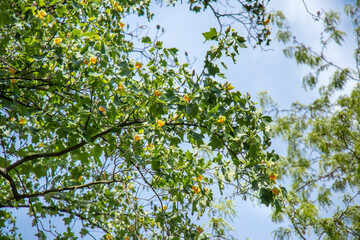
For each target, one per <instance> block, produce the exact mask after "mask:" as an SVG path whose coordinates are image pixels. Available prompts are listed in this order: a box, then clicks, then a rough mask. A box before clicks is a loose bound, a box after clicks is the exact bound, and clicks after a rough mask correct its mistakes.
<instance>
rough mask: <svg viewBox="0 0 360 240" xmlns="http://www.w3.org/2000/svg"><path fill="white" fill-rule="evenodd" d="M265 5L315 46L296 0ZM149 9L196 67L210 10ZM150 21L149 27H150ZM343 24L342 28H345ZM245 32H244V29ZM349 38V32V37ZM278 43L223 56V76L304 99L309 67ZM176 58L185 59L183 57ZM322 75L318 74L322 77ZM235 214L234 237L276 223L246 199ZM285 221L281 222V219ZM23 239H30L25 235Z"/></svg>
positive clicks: (314, 1)
mask: <svg viewBox="0 0 360 240" xmlns="http://www.w3.org/2000/svg"><path fill="white" fill-rule="evenodd" d="M307 2H308V3H307V6H308V8H309V10H310V11H311V12H314V13H316V12H317V11H321V12H322V11H323V10H327V9H333V10H335V11H341V10H342V6H343V3H344V2H345V1H340V0H327V1H324V0H311V1H310V0H307ZM268 9H269V10H282V11H283V12H284V13H285V15H286V17H287V18H288V20H289V21H290V25H291V26H292V31H293V32H294V33H295V35H297V36H298V40H300V41H302V42H305V43H307V44H309V45H311V46H313V47H314V49H316V48H318V47H319V44H318V42H319V36H320V35H319V31H320V30H321V24H320V23H318V22H315V21H314V20H313V19H312V18H311V16H309V14H308V13H307V12H306V10H305V8H304V5H303V2H302V0H271V1H270V3H269V5H268ZM152 10H153V12H154V13H155V17H154V20H153V21H152V23H151V25H152V26H153V29H154V26H156V25H157V24H159V25H161V27H164V29H165V33H164V35H163V36H162V38H161V40H162V41H163V42H164V45H165V46H166V47H176V48H178V49H180V51H179V52H180V53H182V54H183V53H184V52H185V51H187V52H188V54H189V58H190V60H195V59H196V61H195V63H194V68H195V69H200V68H201V67H202V61H203V58H204V56H205V53H206V51H207V50H208V49H209V47H210V46H211V42H208V43H204V37H203V35H202V33H203V32H207V31H209V29H210V28H211V27H217V26H218V25H217V22H216V19H215V18H214V16H213V15H212V14H211V13H210V12H207V13H199V14H195V13H191V12H189V11H188V5H186V4H184V5H179V4H178V5H177V6H176V7H162V8H159V6H158V5H153V6H152ZM129 19H130V21H133V23H131V24H135V22H137V23H138V24H139V25H142V24H145V22H144V21H142V20H140V21H139V19H137V18H129ZM151 25H149V26H150V29H151ZM349 26H350V25H349V23H345V25H344V27H345V28H348V27H349ZM244 35H245V34H244ZM349 37H350V38H351V35H350V36H349ZM282 49H283V46H282V45H281V44H278V43H276V42H272V45H271V48H270V49H268V51H264V50H261V49H259V48H256V49H253V48H252V47H249V48H247V49H241V50H240V56H238V57H237V64H236V65H234V64H232V63H231V62H230V61H228V70H226V71H225V70H224V73H225V75H226V76H227V79H226V81H229V82H231V83H232V85H233V86H234V87H235V90H238V91H240V92H242V93H243V94H245V93H247V92H249V93H250V94H251V96H252V97H253V98H254V100H255V101H256V96H257V93H258V92H259V91H268V92H269V94H270V96H271V97H272V98H273V99H274V100H275V101H276V102H277V103H278V104H279V106H280V107H283V108H287V107H289V106H290V104H291V103H292V102H294V101H301V102H304V103H306V102H309V101H311V99H314V98H315V97H316V96H317V92H316V91H309V92H306V91H305V90H304V89H303V88H302V77H303V76H304V75H305V74H306V73H308V72H309V69H308V68H307V67H304V66H298V65H297V64H296V62H295V61H294V60H293V59H287V58H285V57H284V55H283V53H282ZM351 49H353V43H352V42H351V39H350V42H349V44H347V45H345V46H344V47H342V48H341V49H340V48H336V47H335V46H333V45H330V46H329V50H330V51H329V52H330V57H331V59H333V60H335V61H336V62H338V63H341V64H340V65H342V66H351V64H352V63H351V62H350V61H349V59H351V56H352V55H351V54H352V53H351ZM182 60H185V58H184V57H183V58H182ZM327 77H328V75H326V74H324V76H322V79H324V80H323V81H325V80H326V79H327ZM273 148H274V149H275V150H276V151H277V152H278V153H280V154H284V153H285V148H284V144H282V143H281V142H280V141H275V142H274V145H273ZM236 211H237V215H238V216H237V218H236V219H235V220H234V222H232V223H231V225H232V226H233V227H234V228H235V230H236V234H235V236H236V237H237V239H241V240H243V239H251V240H270V239H272V238H273V237H272V235H271V232H272V231H273V230H275V229H276V228H278V227H279V225H276V224H275V223H272V222H271V217H270V214H271V210H270V208H266V207H263V206H259V205H258V204H257V203H254V202H250V201H241V200H240V199H238V200H237V201H236ZM22 214H25V211H19V215H22ZM21 225H22V226H23V232H24V234H25V233H26V235H24V236H29V226H30V225H31V220H29V219H27V220H26V219H23V220H22V223H21ZM285 226H286V223H285ZM25 239H30V238H27V237H25Z"/></svg>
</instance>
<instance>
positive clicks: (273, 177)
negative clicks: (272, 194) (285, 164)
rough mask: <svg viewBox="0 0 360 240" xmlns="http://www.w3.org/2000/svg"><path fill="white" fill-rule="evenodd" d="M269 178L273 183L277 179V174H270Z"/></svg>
mask: <svg viewBox="0 0 360 240" xmlns="http://www.w3.org/2000/svg"><path fill="white" fill-rule="evenodd" d="M269 178H270V180H273V181H275V180H276V178H277V174H276V173H271V174H270V175H269Z"/></svg>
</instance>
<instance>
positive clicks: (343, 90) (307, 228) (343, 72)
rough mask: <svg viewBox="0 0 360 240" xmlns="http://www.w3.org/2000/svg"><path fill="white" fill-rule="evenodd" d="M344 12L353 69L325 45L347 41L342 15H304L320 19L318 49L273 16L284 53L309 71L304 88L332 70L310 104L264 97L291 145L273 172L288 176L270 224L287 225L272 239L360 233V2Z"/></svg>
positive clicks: (344, 236) (355, 236) (313, 85)
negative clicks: (282, 106)
mask: <svg viewBox="0 0 360 240" xmlns="http://www.w3.org/2000/svg"><path fill="white" fill-rule="evenodd" d="M305 7H306V5H305ZM306 9H307V7H306ZM345 13H346V14H347V15H348V17H349V18H350V19H351V21H352V24H353V25H352V27H353V30H354V33H349V32H348V35H349V36H351V37H353V38H352V39H353V40H354V42H355V49H354V66H355V68H354V69H351V68H349V67H340V66H341V63H335V62H332V61H331V60H329V58H328V51H327V50H329V51H330V50H331V49H332V47H334V45H338V46H341V45H342V44H343V42H344V39H345V35H346V34H345V32H344V31H341V30H340V28H339V25H340V20H341V19H340V16H341V15H340V13H337V12H334V11H328V12H320V11H319V12H317V13H316V14H312V13H310V12H309V14H311V16H312V17H313V19H314V21H315V22H321V23H323V32H322V33H321V37H320V44H321V47H320V50H319V51H318V52H317V51H316V50H314V49H315V48H311V46H307V45H306V44H304V43H301V42H300V41H299V40H298V39H299V37H297V38H295V36H293V35H292V33H291V32H290V25H289V24H288V23H287V21H286V19H285V15H284V14H283V13H281V12H278V13H274V14H273V15H272V21H273V23H275V24H276V25H277V26H278V27H279V28H280V30H279V32H278V35H277V36H278V39H279V40H280V41H282V42H284V43H292V46H289V47H287V48H286V49H285V50H284V53H285V55H286V56H287V57H291V58H294V59H295V60H296V61H297V63H298V64H304V65H307V66H309V67H310V69H311V70H313V71H312V72H311V73H309V74H308V75H306V76H305V77H304V81H303V82H304V87H305V89H314V88H316V87H318V85H319V84H318V82H319V78H320V77H321V73H323V72H328V71H331V72H332V76H331V77H330V79H329V82H328V83H326V84H325V85H323V86H320V87H318V90H319V97H318V98H317V99H316V100H314V101H313V102H311V103H310V104H301V103H299V102H295V103H293V104H292V106H291V109H287V110H286V111H281V110H279V108H278V106H276V105H275V104H274V103H273V102H271V100H270V99H269V98H268V97H266V96H264V97H265V98H264V99H263V100H262V102H263V103H264V105H267V107H268V108H267V109H268V111H275V113H276V115H278V118H277V120H276V123H275V132H276V134H277V135H278V136H282V137H283V139H284V140H285V141H286V143H287V144H288V151H287V156H286V157H282V158H281V160H280V161H279V162H278V163H277V164H276V165H277V171H278V172H279V174H280V175H281V176H283V180H284V181H287V180H288V179H289V178H290V179H291V180H292V182H291V190H289V192H288V197H287V199H286V201H285V202H284V206H285V211H284V212H282V213H281V214H277V215H276V214H274V220H275V221H281V220H283V219H284V218H285V217H287V219H288V220H289V221H290V222H291V225H292V227H291V228H280V229H279V230H278V231H276V232H275V238H277V239H289V238H290V236H291V235H292V234H293V233H295V235H296V236H297V237H299V239H307V238H308V236H310V237H311V238H314V237H315V236H316V238H318V239H359V238H360V218H359V216H360V205H359V199H360V182H359V179H360V152H359V150H360V148H359V146H360V141H359V139H360V138H359V136H360V125H359V119H360V85H359V82H360V71H359V70H360V61H359V59H360V58H359V56H360V54H359V53H360V52H359V47H360V31H359V30H360V26H359V24H360V22H359V19H360V2H359V1H356V3H353V4H351V5H346V6H345ZM350 58H351V57H349V59H350ZM349 81H351V82H352V83H350V84H348V82H349Z"/></svg>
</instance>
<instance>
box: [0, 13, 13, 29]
mask: <svg viewBox="0 0 360 240" xmlns="http://www.w3.org/2000/svg"><path fill="white" fill-rule="evenodd" d="M7 24H11V15H10V13H9V12H8V11H6V10H0V27H1V28H3V27H4V26H5V25H7Z"/></svg>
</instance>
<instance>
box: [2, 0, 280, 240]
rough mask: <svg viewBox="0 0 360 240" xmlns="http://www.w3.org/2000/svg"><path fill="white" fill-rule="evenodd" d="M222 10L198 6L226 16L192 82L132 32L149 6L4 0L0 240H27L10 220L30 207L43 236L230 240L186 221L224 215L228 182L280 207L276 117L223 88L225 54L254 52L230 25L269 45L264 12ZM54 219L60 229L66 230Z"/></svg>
mask: <svg viewBox="0 0 360 240" xmlns="http://www.w3.org/2000/svg"><path fill="white" fill-rule="evenodd" d="M216 2H217V1H201V0H199V1H189V4H190V10H191V11H195V12H200V11H202V10H208V9H210V10H211V11H212V12H213V13H214V15H215V17H216V18H217V19H218V20H219V27H218V29H216V28H211V29H210V30H209V32H205V33H204V34H203V35H204V38H205V40H206V41H214V42H215V43H216V45H215V46H213V47H211V49H210V50H209V51H208V52H207V54H206V56H205V57H204V69H203V71H201V72H199V73H196V72H192V71H191V70H190V69H189V66H188V64H186V63H185V64H181V63H180V62H179V61H178V55H177V53H178V49H175V48H164V47H163V45H162V42H161V41H159V39H158V35H156V36H154V37H151V36H146V35H139V34H137V32H136V31H133V29H132V26H130V25H129V23H127V22H126V17H127V16H129V15H131V14H138V15H139V16H141V15H146V17H147V18H148V20H149V21H150V20H151V18H152V15H153V14H152V13H151V12H150V11H149V4H150V1H139V0H134V1H119V2H116V1H112V0H107V1H103V0H91V1H90V0H82V1H75V0H73V1H67V0H58V1H57V0H53V1H46V0H39V1H29V0H27V1H26V0H25V1H1V3H0V9H2V10H1V14H0V16H1V18H0V27H1V28H2V30H1V33H0V53H1V58H0V69H1V71H0V79H1V88H0V89H1V90H0V106H1V110H0V113H1V114H0V126H1V127H0V136H1V148H2V156H0V175H1V178H0V186H1V194H0V208H1V210H0V216H1V220H0V226H1V230H0V234H1V236H2V237H3V238H6V239H15V238H19V237H21V236H19V233H18V231H17V225H16V218H15V217H14V216H13V212H14V210H15V209H22V208H24V209H28V215H29V216H30V217H31V218H33V226H34V227H36V229H37V233H36V236H37V237H38V238H39V239H45V238H47V237H50V238H55V239H76V238H77V236H79V235H80V236H87V237H93V238H96V237H95V236H93V235H92V232H91V229H93V228H96V229H100V230H102V234H101V237H102V238H103V239H130V238H132V239H142V238H145V237H147V236H148V235H150V237H152V238H156V239H165V238H166V239H167V238H173V239H180V238H185V239H198V238H211V237H212V236H213V237H221V236H220V235H221V234H224V232H223V231H221V229H220V230H219V229H218V231H216V226H215V224H214V226H215V231H213V232H214V233H215V234H213V235H211V232H208V233H203V229H201V228H200V227H199V226H197V225H196V224H195V223H194V222H193V218H191V215H192V214H194V213H196V214H197V216H198V217H200V216H202V214H203V213H204V212H205V211H206V210H208V209H210V212H211V209H213V212H215V211H214V209H215V208H214V207H211V206H215V205H212V204H211V203H212V202H213V201H214V196H213V189H214V188H215V187H216V186H217V187H218V188H219V189H220V191H222V190H223V189H224V185H225V184H227V183H229V184H232V185H234V186H235V189H236V192H237V193H238V194H241V195H243V196H248V195H254V196H257V197H258V198H259V199H260V200H261V202H262V203H263V204H265V205H267V206H268V205H270V204H271V205H272V206H274V207H275V208H276V209H277V211H280V207H281V202H280V197H281V196H282V195H283V194H285V189H283V188H281V186H278V185H277V184H276V183H275V179H276V175H275V173H274V172H273V170H272V169H271V167H270V166H269V165H270V163H272V162H274V161H276V160H277V159H278V156H277V155H276V154H275V153H274V152H273V151H269V150H268V147H269V146H270V138H271V130H270V128H269V124H270V122H271V118H270V117H268V116H263V115H262V114H261V113H260V112H259V111H257V109H256V108H255V106H254V103H253V102H252V101H251V100H250V96H249V95H242V94H241V93H240V92H235V91H233V87H232V85H231V84H229V83H225V84H220V83H219V82H218V81H217V80H216V79H217V78H219V77H224V74H223V73H221V72H220V67H219V66H218V61H220V58H221V57H222V56H223V55H225V56H230V57H231V58H232V59H233V60H234V61H235V58H236V56H237V55H238V54H239V51H240V50H241V48H243V47H246V45H245V39H244V38H243V37H241V36H240V35H238V33H237V32H236V31H233V30H232V29H231V27H227V26H224V24H223V23H222V22H221V20H222V19H223V18H225V17H239V16H245V19H246V21H245V20H241V19H240V20H239V21H242V23H243V24H244V26H245V27H247V30H248V34H249V36H250V37H249V39H252V41H254V40H255V43H257V44H258V45H264V44H265V45H266V44H269V39H268V35H269V32H268V29H267V24H268V19H266V17H267V15H266V11H265V7H264V3H263V2H262V1H259V0H253V1H244V2H239V3H240V6H241V9H242V10H241V11H242V12H240V13H238V14H229V13H227V14H224V13H219V12H218V11H217V10H216V8H215V4H216ZM168 4H175V1H169V3H168ZM226 27H227V28H226ZM156 28H157V30H158V34H161V27H160V26H157V27H156ZM135 30H136V29H135ZM137 30H138V29H137ZM137 39H140V40H139V41H137ZM140 44H141V45H143V46H145V47H137V46H140ZM139 56H143V58H142V60H140V59H141V58H140V57H139ZM221 63H222V62H221ZM222 65H223V66H224V67H226V66H225V64H224V63H222ZM45 218H46V219H48V218H49V219H50V220H54V219H59V218H60V219H62V221H63V222H64V224H65V225H66V226H67V228H66V230H65V231H64V232H59V231H57V229H56V226H54V223H50V224H48V225H46V224H45V223H43V220H44V219H45ZM214 219H215V218H214ZM220 220H221V219H220ZM56 221H57V220H56ZM76 221H77V222H80V223H81V228H80V229H79V232H75V230H74V229H73V228H72V227H71V226H73V224H74V222H76Z"/></svg>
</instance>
